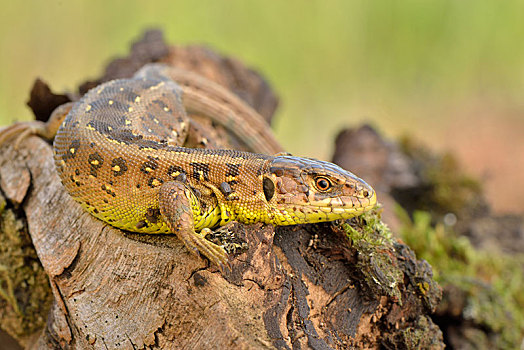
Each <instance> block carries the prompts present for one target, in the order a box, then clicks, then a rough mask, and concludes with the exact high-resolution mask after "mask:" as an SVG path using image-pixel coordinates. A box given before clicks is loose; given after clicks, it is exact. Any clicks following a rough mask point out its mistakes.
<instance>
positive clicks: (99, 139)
mask: <svg viewBox="0 0 524 350" xmlns="http://www.w3.org/2000/svg"><path fill="white" fill-rule="evenodd" d="M177 74H178V79H180V80H182V81H183V84H184V92H185V91H189V93H188V95H187V96H188V100H189V102H188V103H187V104H186V107H188V108H190V109H191V110H193V111H197V112H198V111H200V112H202V113H204V114H206V115H207V116H209V117H210V118H212V119H214V120H215V121H217V122H219V123H220V124H222V125H224V126H225V127H226V128H228V129H229V130H232V129H236V127H237V126H239V129H240V130H242V131H241V132H239V131H238V129H237V131H236V135H237V136H238V137H239V139H240V140H241V141H243V142H244V143H246V144H247V145H249V146H251V147H252V149H255V150H258V151H259V152H264V151H267V150H269V151H271V150H278V149H279V147H280V146H279V145H278V143H276V141H274V139H273V137H272V134H270V133H267V132H263V131H261V129H260V127H261V125H263V124H262V123H263V122H261V120H262V119H261V117H260V116H258V115H257V114H256V112H254V111H252V110H251V109H249V107H247V106H245V105H243V104H242V103H241V102H239V101H237V100H231V97H230V96H229V95H227V93H226V94H225V95H224V94H222V93H223V92H221V91H220V90H216V86H214V85H212V83H209V84H208V82H207V81H205V80H204V79H203V78H199V79H200V80H198V79H196V80H195V79H192V78H191V76H190V78H191V79H189V80H188V81H184V80H183V79H182V78H181V75H180V71H178V70H172V69H171V68H168V67H166V66H163V65H150V66H146V67H144V68H143V69H142V70H141V71H139V72H138V73H137V74H136V75H135V77H133V78H132V79H123V80H115V81H111V82H108V83H105V84H102V85H100V86H98V87H96V88H94V89H92V90H91V91H89V92H88V93H87V94H86V95H85V96H84V97H83V98H82V99H81V100H80V101H78V102H76V103H74V104H73V106H72V109H71V111H70V112H69V114H67V117H66V118H65V120H64V122H63V123H62V124H61V126H60V128H59V130H58V132H57V134H56V137H55V141H54V153H55V164H56V167H57V170H58V173H59V175H60V178H61V180H62V183H63V184H64V186H65V188H66V189H67V191H68V192H69V194H70V195H71V196H72V197H73V198H74V199H75V200H76V201H77V202H79V203H80V204H81V205H82V206H83V207H84V208H85V209H86V210H87V211H89V212H90V213H91V214H92V215H94V216H96V217H97V218H99V219H101V220H103V221H105V222H107V223H108V224H110V225H112V226H115V227H118V228H121V229H125V230H129V231H133V232H142V233H175V234H177V236H178V237H179V238H180V239H181V240H182V241H183V242H184V243H185V245H186V246H187V247H188V248H189V249H190V250H192V251H195V252H200V253H202V254H204V255H205V256H206V257H208V258H209V259H210V260H211V261H212V262H213V263H215V264H217V265H219V266H220V267H223V266H224V265H227V255H226V253H225V251H224V250H223V248H221V247H220V246H218V245H215V244H213V243H211V242H209V241H207V240H206V239H204V236H205V234H206V233H207V232H209V229H210V228H214V227H216V226H219V225H225V224H226V223H228V222H230V221H233V220H235V221H239V222H243V223H248V224H249V223H254V222H264V223H269V224H274V225H293V224H302V223H313V222H322V221H333V220H337V219H346V218H350V217H353V216H355V215H358V214H361V213H363V212H365V211H367V210H369V209H371V208H373V207H374V206H375V204H376V195H375V192H374V190H373V189H372V188H371V187H370V186H369V185H368V184H366V183H365V182H364V181H363V180H361V179H359V178H358V177H356V176H354V175H353V174H352V173H350V172H348V171H346V170H344V169H342V168H340V167H338V166H336V165H334V164H332V163H328V162H322V161H319V160H315V159H309V158H299V157H292V156H269V155H265V154H256V153H248V152H240V151H234V150H222V149H219V150H211V149H192V148H184V147H180V145H183V144H184V140H185V139H186V137H187V133H188V129H189V125H190V123H191V120H189V119H188V117H187V115H186V112H185V109H184V105H183V103H182V99H183V96H182V90H181V88H180V87H179V85H177V84H176V83H174V82H173V80H171V78H177ZM182 75H183V74H182ZM186 77H187V76H186ZM192 84H193V85H192ZM209 86H211V90H210V88H209ZM190 87H191V89H189V88H190ZM188 89H189V90H188ZM213 89H215V90H213ZM217 91H218V92H217ZM199 94H200V95H201V96H202V100H203V101H206V102H205V103H203V104H199V102H198V101H199V99H198V96H199ZM217 94H218V95H219V96H220V97H219V98H217V97H216V96H217ZM220 94H222V95H220ZM184 96H186V95H184ZM209 96H211V98H210V97H209ZM224 96H225V97H224ZM206 99H208V100H206ZM188 105H189V106H188ZM231 106H236V108H233V109H231V108H230V107H231ZM70 107H71V106H67V107H63V108H62V110H60V111H58V112H57V113H54V116H53V118H52V120H53V119H55V121H50V122H49V123H48V125H47V126H46V128H45V129H46V131H45V132H46V133H47V134H52V133H53V131H52V130H51V131H50V129H52V127H51V126H50V125H56V124H59V123H57V122H56V119H58V120H60V119H62V118H63V116H64V114H65V112H66V111H67V110H68V108H70ZM246 111H247V112H246ZM253 118H254V119H253ZM245 119H247V120H248V122H246V121H245ZM34 129H38V128H34ZM266 129H267V126H266V127H265V128H264V129H263V130H266ZM32 131H34V130H32ZM37 132H38V130H37ZM40 133H43V131H42V132H40ZM268 135H269V136H268ZM47 136H48V135H47ZM6 138H7V137H5V136H4V140H5V139H6ZM1 142H3V140H2V138H1V137H0V143H1ZM264 144H266V145H267V146H264Z"/></svg>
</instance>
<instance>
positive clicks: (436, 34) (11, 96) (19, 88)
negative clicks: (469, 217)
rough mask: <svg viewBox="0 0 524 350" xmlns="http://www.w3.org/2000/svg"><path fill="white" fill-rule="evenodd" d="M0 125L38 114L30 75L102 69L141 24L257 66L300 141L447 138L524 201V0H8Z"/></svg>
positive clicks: (293, 145)
mask: <svg viewBox="0 0 524 350" xmlns="http://www.w3.org/2000/svg"><path fill="white" fill-rule="evenodd" d="M2 15H3V19H2V20H1V21H0V33H1V34H0V50H1V55H0V67H1V68H0V69H1V78H0V125H7V124H10V123H12V122H13V121H15V120H28V119H31V118H32V115H31V112H30V110H29V109H28V108H27V107H26V106H25V102H26V100H27V97H28V91H29V89H30V87H31V84H32V82H33V81H34V79H35V77H37V76H39V77H42V78H43V79H44V80H46V81H47V82H49V84H50V85H51V87H52V88H53V89H54V90H55V91H63V90H68V89H69V90H71V89H74V88H75V86H76V85H77V84H78V83H80V82H82V81H84V80H85V79H86V78H93V77H96V76H97V75H98V74H100V73H101V72H102V69H103V68H104V65H105V64H106V63H107V62H108V60H109V59H110V58H113V57H114V56H116V55H124V54H126V53H127V52H128V48H129V44H130V42H131V41H133V40H135V39H137V38H138V37H139V36H140V35H141V34H142V31H143V30H144V29H146V28H151V27H157V28H161V29H163V30H164V32H165V35H166V39H167V41H168V42H170V43H173V44H207V45H209V46H211V47H213V48H215V49H218V50H219V51H220V52H221V53H223V54H227V55H231V56H235V57H237V58H239V59H241V60H242V61H244V62H245V63H247V64H248V65H249V66H251V67H254V68H256V69H258V70H259V71H260V72H261V73H263V74H264V76H265V77H266V78H267V79H268V80H269V81H270V83H271V84H272V86H273V87H274V89H275V90H276V91H277V93H278V94H279V96H280V98H281V104H280V108H279V110H278V113H277V117H276V119H275V123H274V127H275V129H276V132H277V136H278V137H279V139H280V140H281V141H282V143H283V144H284V146H285V147H286V148H287V149H288V150H289V151H290V152H292V153H294V154H297V155H309V156H314V157H318V158H323V159H329V157H330V156H331V152H332V148H333V138H334V136H335V135H336V134H337V132H338V131H339V130H340V129H341V128H343V127H347V126H352V125H353V126H355V125H357V124H358V123H361V122H364V121H365V122H370V123H372V124H373V125H375V126H377V127H378V128H379V130H380V131H381V132H382V133H383V134H385V135H386V136H388V137H397V136H399V135H401V134H405V133H407V134H410V135H413V136H415V137H417V138H419V139H422V140H424V141H425V142H427V143H428V144H430V145H431V146H433V147H436V148H437V149H442V150H451V151H452V152H453V153H455V154H456V155H457V156H458V157H460V158H461V159H462V160H463V161H464V164H465V166H466V168H467V169H468V170H469V171H471V172H473V173H474V174H476V175H477V176H480V177H482V178H483V179H484V180H485V181H486V184H487V190H488V194H489V195H490V198H491V199H492V202H493V203H494V205H495V207H496V209H497V210H499V211H513V212H523V211H524V209H522V208H524V180H523V179H522V178H523V176H522V174H523V173H524V140H523V139H524V98H523V92H524V45H522V42H523V39H524V24H523V23H524V21H523V20H522V18H524V1H518V0H506V1H479V0H476V1H471V0H463V1H451V0H449V1H446V0H438V1H437V0H426V1H421V0H405V1H393V0H384V1H364V0H361V1H349V0H338V1H335V0H332V1H331V0H327V1H298V0H294V1H242V0H233V1H217V0H202V1H187V2H184V1H170V0H166V1H130V0H126V1H111V2H109V1H100V0H94V1H93V0H91V1H57V0H46V1H43V0H41V1H37V0H34V1H18V2H15V1H3V2H2Z"/></svg>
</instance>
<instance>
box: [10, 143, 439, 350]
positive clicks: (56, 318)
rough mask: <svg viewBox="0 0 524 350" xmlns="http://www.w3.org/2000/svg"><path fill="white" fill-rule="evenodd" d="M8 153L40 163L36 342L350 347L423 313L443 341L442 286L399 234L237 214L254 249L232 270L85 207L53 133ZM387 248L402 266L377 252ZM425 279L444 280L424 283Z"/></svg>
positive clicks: (32, 208) (35, 195) (28, 209)
mask: <svg viewBox="0 0 524 350" xmlns="http://www.w3.org/2000/svg"><path fill="white" fill-rule="evenodd" d="M7 162H8V163H9V164H13V165H16V166H12V167H2V173H1V174H2V176H6V172H7V173H9V172H15V173H19V172H20V171H24V169H25V171H28V172H29V173H30V174H31V179H32V183H31V187H30V190H29V192H28V193H27V194H26V196H25V200H24V202H23V205H22V207H23V211H24V213H25V217H26V219H27V224H28V228H29V232H30V234H31V237H32V240H33V244H34V246H35V249H36V252H37V254H38V258H39V259H40V261H41V263H42V265H43V267H44V270H45V272H46V273H47V275H48V276H49V281H50V284H51V289H52V291H53V296H54V305H53V307H52V309H51V312H50V315H49V318H48V323H47V326H46V328H45V331H44V332H43V333H42V336H41V337H40V339H39V340H38V341H37V343H36V344H35V345H34V348H46V347H58V348H72V349H89V348H94V349H104V348H114V349H127V348H129V349H130V348H144V347H151V348H165V349H178V348H181V347H189V348H217V349H220V348H232V349H245V348H250V349H263V348H274V347H276V348H314V349H327V348H345V347H347V346H349V345H353V346H364V345H366V346H369V345H370V344H375V345H376V344H379V343H381V342H383V341H385V340H384V339H388V341H390V342H393V340H391V339H396V340H395V342H401V343H403V342H405V341H406V340H405V339H404V340H402V339H401V340H402V341H400V340H399V339H400V338H399V337H400V336H397V338H398V339H397V338H395V334H397V335H399V334H400V333H399V332H401V331H402V330H405V329H406V328H408V329H411V328H413V327H415V326H414V325H416V326H417V327H419V328H420V327H421V326H420V325H419V323H420V322H422V321H421V320H424V322H425V323H424V322H423V325H425V326H426V328H423V327H422V328H420V330H419V331H420V332H426V331H427V332H428V334H427V339H429V340H431V341H433V342H434V343H435V344H437V345H438V344H441V343H440V342H439V339H440V336H441V335H440V332H439V331H438V329H433V331H431V332H429V330H430V329H431V327H434V325H433V324H432V323H431V321H430V320H429V319H427V317H425V316H424V314H425V313H428V312H430V311H431V309H432V308H434V306H435V305H436V301H437V300H438V293H437V294H434V291H438V290H437V289H435V288H438V287H436V285H435V284H434V282H432V281H431V280H430V278H431V271H430V270H428V268H427V267H425V265H424V264H423V263H421V262H418V261H416V260H415V258H414V256H413V255H412V253H409V249H408V248H407V247H405V246H404V248H402V249H401V247H403V246H402V245H399V244H398V243H396V245H390V244H385V245H384V246H381V247H377V248H375V249H376V250H375V251H372V250H370V249H373V248H372V245H366V244H365V242H360V243H358V244H357V242H354V245H353V247H351V246H350V243H349V241H348V240H347V239H346V238H344V236H343V235H340V234H338V233H337V230H335V231H334V230H333V226H332V225H329V224H324V225H304V226H297V227H287V228H280V229H278V232H277V235H276V242H275V245H273V228H272V227H271V226H263V225H252V226H245V225H240V224H236V225H233V226H232V227H229V228H228V229H229V230H231V231H232V232H234V233H235V235H237V236H238V237H239V238H240V239H242V240H245V241H246V244H247V250H245V251H244V252H243V253H241V254H240V255H237V256H235V257H234V259H233V260H232V270H231V271H229V272H226V273H225V274H224V275H222V274H220V273H219V272H218V271H216V269H214V268H213V267H207V265H206V262H205V261H204V260H203V259H201V258H198V257H196V256H193V255H191V254H190V253H189V252H188V251H187V250H186V249H185V247H184V246H183V244H182V243H181V242H179V241H178V240H177V238H176V237H175V236H169V235H165V236H162V235H158V236H154V235H139V234H131V233H123V232H122V231H120V230H117V229H114V228H112V227H109V226H107V225H105V224H104V223H103V222H101V221H99V220H97V219H95V218H93V217H92V216H90V215H89V214H88V213H86V212H84V211H83V210H82V209H81V207H80V206H79V205H78V204H77V203H75V202H74V201H73V200H72V199H71V198H70V197H69V196H68V194H67V193H66V192H65V190H64V189H63V187H62V185H61V184H60V180H59V178H58V176H57V174H56V171H55V169H54V164H53V161H52V151H51V147H50V145H49V144H47V143H45V142H44V141H42V140H40V139H38V138H36V137H32V138H30V139H28V140H27V142H26V143H25V144H24V145H23V146H22V148H21V149H20V150H18V151H15V150H13V149H12V148H8V149H5V148H4V150H3V152H2V156H1V159H0V164H6V163H7ZM7 186H8V187H9V186H10V185H9V184H8V185H7ZM363 247H366V248H363ZM406 249H407V251H406ZM406 252H408V253H407V254H406ZM380 254H382V256H381V255H380ZM369 256H374V258H373V259H371V260H370V259H369ZM383 257H387V259H389V260H388V261H389V262H390V263H391V264H392V266H395V272H394V273H391V271H390V270H389V267H387V266H382V265H381V264H377V262H380V261H381V259H382V258H383ZM375 264H376V266H375ZM424 269H426V270H427V271H429V272H427V271H426V272H424V271H425V270H424ZM428 273H429V274H428ZM383 274H385V275H383ZM390 274H392V276H396V275H397V274H398V276H396V277H395V278H394V279H392V278H393V277H391V276H390ZM403 274H405V275H403ZM381 279H382V280H381ZM410 279H412V280H410ZM391 281H393V282H394V283H392V284H394V286H389V285H386V284H391ZM404 281H407V283H406V284H404V283H405V282H404ZM421 281H423V282H427V281H429V282H430V283H433V284H432V285H431V286H430V287H429V290H425V291H424V293H421V292H420V291H418V292H417V290H418V289H419V288H420V286H419V285H418V283H422V282H421ZM417 295H418V296H417ZM435 295H436V297H437V299H435ZM421 317H422V319H421ZM388 325H389V326H388ZM396 327H397V328H396ZM395 342H393V343H395ZM435 348H438V347H435Z"/></svg>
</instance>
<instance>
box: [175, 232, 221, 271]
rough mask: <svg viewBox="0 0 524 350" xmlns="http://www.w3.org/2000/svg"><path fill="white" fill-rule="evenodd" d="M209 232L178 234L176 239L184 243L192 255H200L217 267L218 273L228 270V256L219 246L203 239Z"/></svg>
mask: <svg viewBox="0 0 524 350" xmlns="http://www.w3.org/2000/svg"><path fill="white" fill-rule="evenodd" d="M210 232H211V230H210V229H208V228H204V229H203V230H202V232H201V233H200V234H199V233H196V232H188V231H185V232H184V233H182V232H180V231H179V232H178V237H179V238H180V239H181V240H182V241H183V242H184V244H185V246H186V247H187V248H188V249H189V250H190V251H191V252H193V253H195V254H197V255H198V253H200V254H202V255H204V256H205V257H206V258H208V259H209V261H211V263H213V264H215V265H217V266H218V268H219V269H220V271H222V272H224V270H225V269H226V268H227V269H229V268H230V264H229V260H228V255H227V253H226V251H225V250H224V248H222V247H221V246H219V245H217V244H215V243H213V242H210V241H208V240H207V239H205V238H204V237H205V235H206V234H208V233H210Z"/></svg>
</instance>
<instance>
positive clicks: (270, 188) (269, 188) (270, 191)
mask: <svg viewBox="0 0 524 350" xmlns="http://www.w3.org/2000/svg"><path fill="white" fill-rule="evenodd" d="M262 187H263V188H264V196H266V201H268V202H269V201H270V200H271V198H273V195H274V194H275V184H274V183H273V181H272V180H271V179H270V178H269V177H267V176H265V177H264V180H263V183H262Z"/></svg>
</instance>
